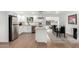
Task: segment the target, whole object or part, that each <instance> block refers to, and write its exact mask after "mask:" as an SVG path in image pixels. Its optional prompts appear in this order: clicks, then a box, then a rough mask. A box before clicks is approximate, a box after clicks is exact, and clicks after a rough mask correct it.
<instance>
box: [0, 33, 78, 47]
mask: <svg viewBox="0 0 79 59" xmlns="http://www.w3.org/2000/svg"><path fill="white" fill-rule="evenodd" d="M48 35H49V37H50V39H51V40H50V41H48V42H47V44H46V43H37V42H36V41H35V34H32V33H23V34H21V35H20V36H19V37H18V38H17V39H16V40H14V41H12V42H10V43H0V48H79V42H77V41H76V40H74V39H73V38H71V37H69V36H66V38H64V37H61V38H59V37H58V38H57V37H56V36H55V35H53V34H51V33H48Z"/></svg>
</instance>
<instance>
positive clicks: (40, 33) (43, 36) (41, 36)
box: [35, 27, 50, 43]
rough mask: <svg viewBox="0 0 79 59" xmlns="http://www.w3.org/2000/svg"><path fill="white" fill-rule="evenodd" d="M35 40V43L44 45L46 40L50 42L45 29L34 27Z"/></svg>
mask: <svg viewBox="0 0 79 59" xmlns="http://www.w3.org/2000/svg"><path fill="white" fill-rule="evenodd" d="M35 38H36V41H37V42H44V43H47V42H48V40H50V39H49V36H48V33H47V30H46V28H45V27H36V33H35Z"/></svg>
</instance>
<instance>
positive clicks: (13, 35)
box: [9, 15, 19, 41]
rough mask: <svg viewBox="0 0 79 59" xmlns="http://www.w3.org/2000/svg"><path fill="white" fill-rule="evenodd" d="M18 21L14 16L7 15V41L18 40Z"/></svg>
mask: <svg viewBox="0 0 79 59" xmlns="http://www.w3.org/2000/svg"><path fill="white" fill-rule="evenodd" d="M17 21H18V19H17V17H16V16H13V15H9V41H13V40H15V39H17V38H18V26H19V24H18V22H17Z"/></svg>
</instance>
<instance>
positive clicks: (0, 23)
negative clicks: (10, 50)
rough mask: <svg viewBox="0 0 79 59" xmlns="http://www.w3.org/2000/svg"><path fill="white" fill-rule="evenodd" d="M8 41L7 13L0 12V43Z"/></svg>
mask: <svg viewBox="0 0 79 59" xmlns="http://www.w3.org/2000/svg"><path fill="white" fill-rule="evenodd" d="M8 41H9V39H8V12H6V11H0V42H8Z"/></svg>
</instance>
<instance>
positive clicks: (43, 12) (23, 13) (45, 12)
mask: <svg viewBox="0 0 79 59" xmlns="http://www.w3.org/2000/svg"><path fill="white" fill-rule="evenodd" d="M72 12H77V11H10V14H16V15H43V16H45V15H49V16H50V15H55V16H57V15H60V14H67V13H72Z"/></svg>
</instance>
